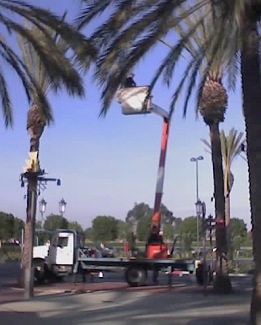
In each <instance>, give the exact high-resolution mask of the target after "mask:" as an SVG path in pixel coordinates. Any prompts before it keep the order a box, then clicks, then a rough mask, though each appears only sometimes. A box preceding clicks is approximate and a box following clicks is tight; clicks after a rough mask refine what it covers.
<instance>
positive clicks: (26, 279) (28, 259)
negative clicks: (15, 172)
mask: <svg viewBox="0 0 261 325" xmlns="http://www.w3.org/2000/svg"><path fill="white" fill-rule="evenodd" d="M39 145H40V141H39V137H32V136H31V139H30V152H32V151H39ZM27 180H28V186H27V206H26V222H25V234H24V248H23V256H22V270H21V271H22V272H21V278H20V282H21V285H22V286H23V287H24V294H25V298H26V299H30V298H32V297H33V295H34V292H33V282H34V274H33V272H34V270H33V246H34V237H35V216H36V208H37V182H38V173H37V172H34V173H30V174H29V175H28V177H27Z"/></svg>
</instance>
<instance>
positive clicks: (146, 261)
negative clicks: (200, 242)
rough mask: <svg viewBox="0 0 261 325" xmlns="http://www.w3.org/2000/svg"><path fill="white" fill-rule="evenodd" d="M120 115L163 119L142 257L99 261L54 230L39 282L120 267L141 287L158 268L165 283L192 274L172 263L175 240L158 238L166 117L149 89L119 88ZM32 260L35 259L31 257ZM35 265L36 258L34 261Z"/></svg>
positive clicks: (184, 264) (185, 265) (69, 235)
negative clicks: (184, 273)
mask: <svg viewBox="0 0 261 325" xmlns="http://www.w3.org/2000/svg"><path fill="white" fill-rule="evenodd" d="M117 97H118V101H119V103H121V107H122V113H123V114H124V115H132V114H148V113H152V112H153V113H156V114H158V115H160V116H161V117H162V118H163V132H162V140H161V149H160V159H159V167H158V175H157V183H156V193H155V202H154V213H153V216H152V220H151V229H150V235H149V238H148V242H147V245H146V249H145V253H144V255H138V256H136V257H131V258H103V257H101V256H100V255H99V254H92V253H90V249H87V248H84V247H83V244H82V241H81V239H80V236H79V234H77V232H75V231H72V230H57V231H56V232H54V233H53V235H52V238H51V241H50V247H49V250H48V255H47V256H46V257H45V258H43V259H42V262H43V263H42V264H41V265H44V267H43V268H42V272H39V274H40V275H41V277H42V279H43V278H44V277H45V276H46V275H48V274H49V275H50V274H55V275H56V276H63V275H66V274H70V273H73V275H74V276H75V275H76V274H77V273H79V272H81V273H83V272H88V271H94V270H96V271H97V272H99V271H106V270H107V269H115V268H124V269H125V279H126V282H127V283H128V284H129V285H130V286H141V285H143V284H145V282H146V279H147V272H148V271H149V270H151V271H154V272H155V274H157V272H158V271H159V270H161V269H166V268H168V270H169V275H170V276H169V284H171V276H172V272H173V271H174V270H179V271H189V272H190V273H193V272H194V261H192V260H190V261H187V260H174V259H173V258H172V254H173V251H174V245H175V241H176V240H177V238H175V240H174V242H173V245H172V248H170V249H168V246H167V245H166V244H165V243H164V242H163V239H162V238H161V236H160V223H161V215H160V205H161V199H162V194H163V182H164V171H165V161H166V152H167V144H168V134H169V124H170V118H169V114H168V113H167V112H166V111H164V110H163V109H162V108H160V107H159V106H157V105H155V104H153V103H152V102H151V98H152V97H151V95H150V91H149V87H147V86H143V87H130V88H124V89H120V90H119V91H118V93H117ZM34 258H35V261H37V260H36V259H37V256H35V255H34ZM38 266H39V259H38Z"/></svg>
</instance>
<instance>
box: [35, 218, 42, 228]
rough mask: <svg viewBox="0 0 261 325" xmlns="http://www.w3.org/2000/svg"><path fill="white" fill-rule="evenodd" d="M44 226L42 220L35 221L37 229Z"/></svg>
mask: <svg viewBox="0 0 261 325" xmlns="http://www.w3.org/2000/svg"><path fill="white" fill-rule="evenodd" d="M41 228H42V221H41V220H37V221H36V222H35V229H41Z"/></svg>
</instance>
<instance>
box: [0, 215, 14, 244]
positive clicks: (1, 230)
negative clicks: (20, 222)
mask: <svg viewBox="0 0 261 325" xmlns="http://www.w3.org/2000/svg"><path fill="white" fill-rule="evenodd" d="M14 234H15V217H14V216H13V215H12V214H8V213H5V212H0V239H1V240H8V239H10V238H13V237H14Z"/></svg>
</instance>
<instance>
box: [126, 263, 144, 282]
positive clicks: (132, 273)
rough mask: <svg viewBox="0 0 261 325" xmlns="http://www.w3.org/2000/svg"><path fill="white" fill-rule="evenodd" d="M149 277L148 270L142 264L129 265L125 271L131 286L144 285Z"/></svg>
mask: <svg viewBox="0 0 261 325" xmlns="http://www.w3.org/2000/svg"><path fill="white" fill-rule="evenodd" d="M146 278H147V271H146V270H145V269H144V268H143V267H141V266H129V267H128V268H127V269H126V271H125V279H126V281H127V283H128V284H129V286H131V287H139V286H142V285H143V284H144V283H145V281H146Z"/></svg>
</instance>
